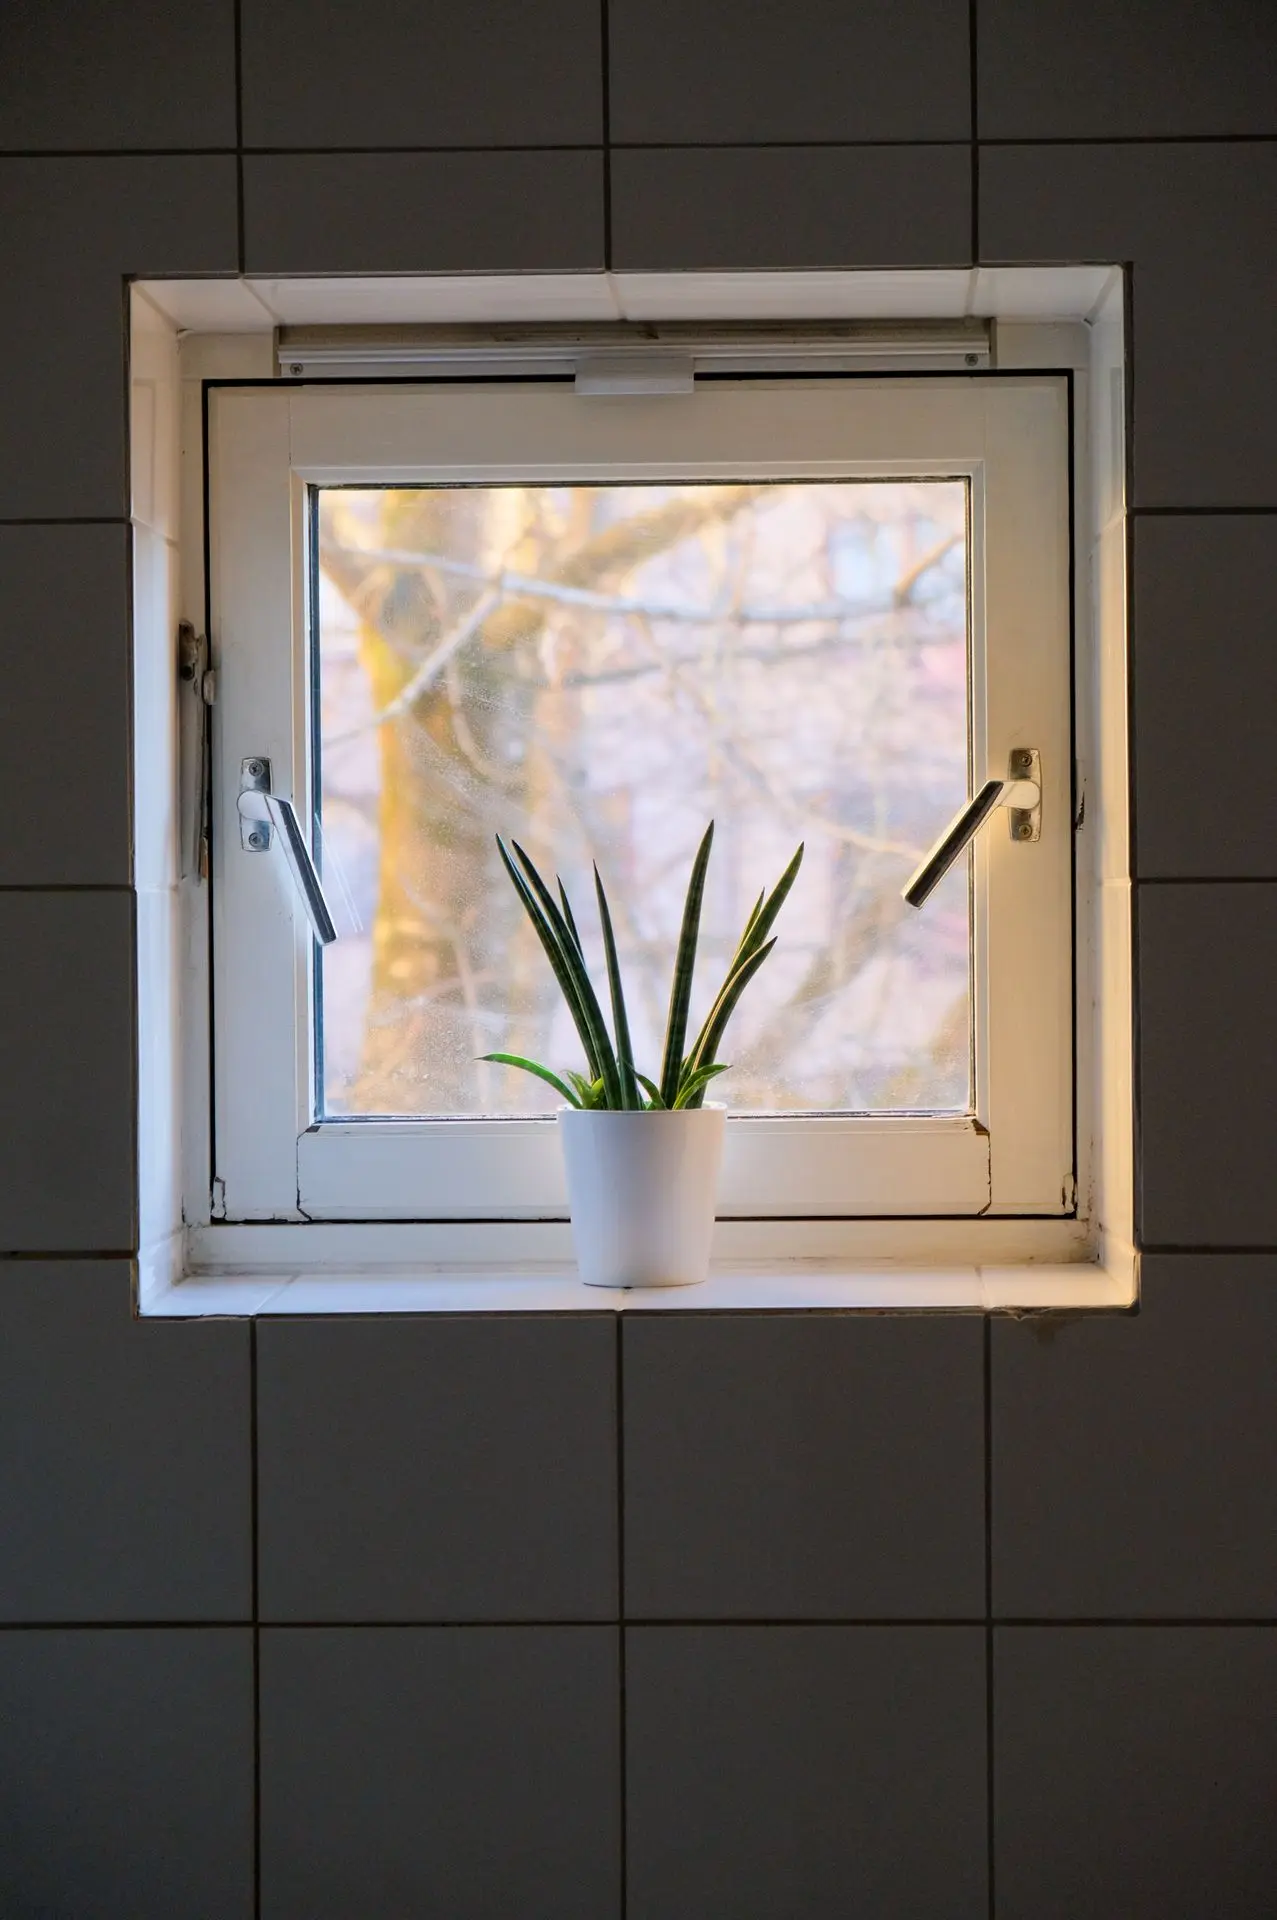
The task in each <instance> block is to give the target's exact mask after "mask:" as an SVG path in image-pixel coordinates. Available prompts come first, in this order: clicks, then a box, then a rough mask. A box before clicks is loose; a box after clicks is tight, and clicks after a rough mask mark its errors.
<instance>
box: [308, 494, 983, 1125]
mask: <svg viewBox="0 0 1277 1920" xmlns="http://www.w3.org/2000/svg"><path fill="white" fill-rule="evenodd" d="M317 520H318V559H319V571H320V586H319V593H318V597H317V607H316V623H315V624H316V632H315V640H314V661H315V670H316V672H317V675H318V692H319V699H318V710H319V727H318V732H319V740H320V751H319V779H318V794H319V804H320V809H321V813H322V822H323V832H324V840H325V845H326V849H327V858H328V862H329V865H330V868H331V867H332V866H333V865H334V864H335V863H336V862H338V861H339V863H340V867H341V869H342V873H343V875H344V878H345V880H346V882H347V884H348V887H349V891H350V895H351V897H352V900H353V903H354V907H355V911H356V914H357V916H358V919H359V921H360V922H361V923H362V925H361V928H360V930H359V931H357V932H354V933H352V934H350V935H348V936H347V935H345V934H344V935H343V938H342V939H340V940H339V941H338V942H337V944H336V945H335V946H333V947H331V948H329V949H327V950H326V951H325V952H324V954H323V956H322V960H321V962H320V964H321V965H322V968H323V980H322V987H323V991H322V1008H323V1013H322V1023H321V1024H322V1033H321V1034H320V1035H319V1036H318V1049H319V1059H320V1074H319V1081H320V1086H321V1095H322V1111H323V1112H324V1113H325V1114H327V1115H328V1116H330V1117H337V1116H340V1115H345V1114H456V1115H474V1114H512V1113H544V1112H548V1111H550V1110H551V1109H552V1107H553V1104H554V1096H553V1094H552V1092H551V1090H550V1089H548V1088H545V1087H543V1086H542V1085H541V1083H540V1082H538V1081H535V1080H533V1079H532V1078H530V1077H529V1076H527V1075H524V1074H521V1073H518V1072H515V1071H512V1070H509V1069H505V1068H501V1067H494V1066H484V1065H480V1064H477V1061H476V1056H477V1055H479V1054H482V1053H487V1052H491V1051H494V1050H502V1051H506V1052H514V1053H521V1054H527V1055H530V1056H532V1057H533V1058H535V1059H541V1060H544V1061H546V1062H547V1063H549V1064H550V1065H553V1066H555V1067H556V1068H558V1069H560V1070H561V1069H562V1068H563V1067H564V1066H572V1067H580V1066H581V1065H583V1062H582V1060H581V1056H580V1049H579V1045H578V1043H577V1040H576V1036H575V1033H574V1030H573V1028H572V1024H571V1021H570V1019H569V1017H568V1014H567V1012H566V1009H565V1008H564V1007H563V1006H562V1003H561V1001H560V1000H559V997H558V993H557V989H556V988H555V985H554V982H553V979H552V977H551V975H550V972H549V969H548V967H547V965H546V963H545V960H544V957H543V955H542V954H541V952H540V949H539V948H538V946H537V945H536V941H535V936H534V935H533V934H532V932H531V930H530V929H529V928H528V926H527V925H526V923H525V921H524V920H523V916H522V911H521V909H520V907H519V905H518V902H517V900H516V899H515V897H514V894H513V891H512V889H511V887H510V884H509V881H508V880H507V879H506V877H505V875H504V873H503V871H502V869H501V867H500V864H499V861H498V858H497V855H496V851H495V846H494V835H495V834H496V833H498V832H499V833H501V834H502V835H503V836H504V837H506V838H507V839H508V838H510V837H513V838H515V839H517V840H519V841H520V842H521V843H522V844H523V845H524V846H525V847H526V848H527V849H528V851H529V852H530V853H531V855H532V856H533V858H534V859H535V860H536V861H537V863H538V865H541V866H542V868H543V870H548V871H549V872H554V871H558V872H559V873H561V874H562V876H563V878H564V880H565V882H566V884H567V886H568V889H569V892H570V893H571V895H572V897H573V900H574V903H575V905H576V911H577V918H578V921H579V922H580V923H581V928H582V934H583V937H584V939H585V944H586V947H587V952H588V953H589V955H590V957H591V958H592V960H593V961H595V962H596V963H598V970H597V973H596V978H597V979H598V981H599V983H600V987H601V986H602V981H603V973H602V967H601V952H600V948H599V942H598V940H597V937H596V933H595V928H596V917H595V913H594V906H593V882H592V877H591V862H592V861H597V862H598V865H599V868H600V870H601V872H602V874H603V877H604V880H605V882H606V884H607V888H608V896H609V901H610V904H611V906H612V911H613V916H614V919H615V921H616V932H617V939H618V944H619V947H620V952H621V961H622V967H623V970H624V975H625V980H626V988H627V1000H628V1004H629V1010H630V1021H631V1026H632V1029H633V1034H634V1043H635V1052H636V1056H637V1065H638V1066H639V1068H640V1070H641V1071H644V1072H647V1073H649V1074H651V1075H653V1076H655V1075H656V1073H657V1071H658V1066H659V1055H660V1045H661V1033H662V1029H663V1025H664V1016H665V1008H666V1002H667V998H668V993H669V973H670V967H671V963H672V958H673V947H674V942H675V940H676V937H677V932H678V925H679V919H680V915H681V910H682V901H683V891H684V888H685V885H686V881H687V875H688V870H689V867H690V865H691V861H692V857H693V854H694V852H695V849H696V845H697V842H698V840H699V838H700V836H701V834H702V832H703V831H704V827H705V823H706V822H707V820H709V819H710V818H711V817H712V818H713V819H714V820H715V822H716V834H715V842H714V855H713V860H712V862H711V866H710V876H709V885H708V889H707V893H706V903H705V913H704V920H703V927H702V939H701V952H700V962H699V966H698V969H697V991H696V996H695V998H694V1001H693V1021H694V1022H695V1020H696V1019H697V1017H698V1014H703V1012H704V1011H705V1010H707V1008H708V1005H709V1002H710V999H711V997H712V995H713V993H714V991H715V990H716V989H717V987H718V985H719V984H720V982H721V980H722V977H723V972H724V969H725V966H726V964H727V961H728V959H729V958H730V955H731V953H732V951H733V950H734V948H735V945H736V941H737V939H738V937H739V934H740V931H741V928H742V926H743V924H744V922H745V920H746V918H747V917H748V914H749V911H750V908H751V907H752V905H753V902H754V899H755V897H756V896H757V894H758V892H759V890H760V888H762V887H763V886H765V885H770V884H771V883H772V882H774V881H775V879H776V878H777V877H778V875H779V874H780V872H781V871H782V869H783V868H784V866H785V864H786V862H787V860H788V859H789V856H790V854H791V853H792V851H793V849H794V847H795V845H796V843H797V842H798V841H799V840H800V839H801V840H805V842H806V845H807V855H806V860H805V862H804V865H803V869H802V872H801V874H800V876H799V880H798V884H797V886H796V887H795V889H794V892H793V894H792V895H791V896H790V899H789V901H788V903H787V905H786V907H785V910H784V912H783V914H782V916H781V919H780V922H779V927H778V932H779V936H780V941H779V945H778V947H777V949H776V951H775V953H774V954H773V955H772V958H771V959H770V960H769V961H768V963H767V965H766V966H765V967H764V968H763V970H762V972H761V974H760V975H759V976H758V978H757V979H756V981H755V982H754V983H753V984H752V986H751V987H750V989H749V991H748V992H747V994H746V995H745V998H744V1000H743V1001H742V1003H741V1006H740V1009H739V1011H738V1012H737V1015H736V1017H735V1020H734V1022H733V1025H732V1027H731V1028H730V1029H729V1033H728V1044H727V1046H726V1048H725V1050H724V1051H725V1057H726V1058H727V1059H728V1060H730V1061H731V1062H732V1063H733V1072H732V1073H731V1075H730V1076H728V1077H727V1078H726V1079H725V1080H724V1082H723V1086H724V1088H725V1094H724V1097H725V1098H727V1099H728V1101H729V1103H730V1105H731V1106H732V1107H733V1108H734V1109H735V1110H737V1111H740V1110H747V1111H757V1112H767V1111H773V1112H774V1111H788V1112H794V1111H813V1110H816V1111H831V1110H833V1111H846V1110H851V1111H857V1112H875V1111H876V1112H884V1111H885V1112H899V1111H918V1110H923V1111H933V1112H954V1111H958V1112H962V1111H966V1110H967V1109H968V1108H969V1106H970V1101H971V1066H970V1058H971V1039H970V1034H971V1009H970V960H969V954H970V925H969V905H968V886H967V877H966V869H965V867H961V868H960V869H959V870H958V871H957V872H955V873H953V874H951V875H950V876H949V877H948V879H947V880H946V881H945V882H944V884H943V887H942V889H941V890H940V891H939V892H937V894H935V895H934V896H933V897H932V899H931V901H930V902H929V903H928V906H927V910H926V912H925V913H921V914H919V913H914V912H913V911H912V910H911V909H909V908H907V907H905V906H904V905H903V903H902V902H901V900H900V897H899V894H900V887H901V884H902V883H903V881H904V880H905V878H906V877H907V875H908V873H909V871H910V869H911V868H912V867H913V866H914V865H915V864H916V862H917V860H918V859H919V858H920V856H921V853H922V851H923V850H924V848H925V847H926V846H927V845H928V844H929V842H930V841H931V839H932V838H933V837H934V835H935V833H936V831H937V830H938V828H939V826H940V825H941V824H943V822H944V821H945V819H946V818H947V817H948V816H949V814H950V813H951V812H952V811H953V810H954V808H955V807H956V805H957V804H958V803H959V802H960V800H961V799H962V797H963V796H964V795H965V793H966V791H967V761H968V730H969V716H968V684H969V675H968V647H967V631H968V606H967V580H966V538H967V533H966V528H967V491H966V483H965V482H964V481H962V480H891V481H855V482H841V481H840V482H783V483H771V484H739V485H722V484H712V485H711V484H691V485H689V484H681V483H680V484H677V485H675V484H670V485H644V486H636V485H624V486H609V487H585V486H578V487H571V486H558V485H555V486H500V487H435V488H324V489H321V490H319V492H318V494H317Z"/></svg>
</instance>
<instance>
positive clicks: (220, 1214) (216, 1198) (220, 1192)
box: [208, 1173, 226, 1220]
mask: <svg viewBox="0 0 1277 1920" xmlns="http://www.w3.org/2000/svg"><path fill="white" fill-rule="evenodd" d="M208 1217H209V1219H210V1220H224V1219H225V1218H226V1182H225V1180H223V1178H222V1176H221V1174H220V1173H219V1174H215V1175H214V1176H213V1184H212V1188H211V1190H210V1192H209V1208H208Z"/></svg>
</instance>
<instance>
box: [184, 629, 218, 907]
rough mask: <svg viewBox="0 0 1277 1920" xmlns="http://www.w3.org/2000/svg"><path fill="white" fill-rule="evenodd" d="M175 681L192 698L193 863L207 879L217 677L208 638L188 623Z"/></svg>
mask: <svg viewBox="0 0 1277 1920" xmlns="http://www.w3.org/2000/svg"><path fill="white" fill-rule="evenodd" d="M177 677H178V679H179V680H181V681H182V682H183V683H184V684H185V685H186V686H188V687H190V689H191V691H192V693H193V694H194V696H195V702H196V705H195V721H194V725H195V737H196V741H197V750H196V775H195V805H194V809H193V811H194V815H195V824H194V837H193V850H192V852H193V859H194V863H195V873H196V875H197V876H198V878H199V879H201V880H207V879H208V842H209V829H210V822H211V820H212V817H213V790H212V767H213V762H212V751H211V742H210V740H209V725H210V719H209V709H210V707H211V706H212V705H213V702H214V701H215V700H216V698H217V676H216V674H215V673H214V672H213V669H212V667H211V666H210V665H209V657H208V635H207V634H206V633H196V631H195V628H194V627H193V626H192V624H191V622H190V621H189V620H183V621H181V622H180V624H179V626H178V629H177Z"/></svg>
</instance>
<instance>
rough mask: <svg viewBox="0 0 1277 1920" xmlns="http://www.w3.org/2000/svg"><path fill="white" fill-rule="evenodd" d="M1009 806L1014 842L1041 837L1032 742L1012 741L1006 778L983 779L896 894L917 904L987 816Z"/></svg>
mask: <svg viewBox="0 0 1277 1920" xmlns="http://www.w3.org/2000/svg"><path fill="white" fill-rule="evenodd" d="M999 807H1006V808H1007V809H1008V814H1007V825H1008V827H1009V828H1010V830H1011V838H1012V839H1013V840H1015V841H1018V842H1024V841H1029V840H1040V839H1041V838H1042V760H1041V756H1040V754H1039V753H1038V750H1037V748H1036V747H1016V748H1015V750H1014V751H1013V752H1012V754H1011V757H1010V759H1009V760H1008V762H1007V777H1006V779H1005V780H986V781H985V783H984V785H983V786H982V787H981V789H980V791H979V792H978V793H977V794H976V796H975V798H974V799H972V800H968V801H967V803H966V805H965V806H964V807H963V808H962V810H961V812H959V813H957V814H955V815H954V817H953V819H952V820H951V821H950V822H949V825H948V826H947V827H946V828H945V830H944V832H943V833H942V834H941V835H940V838H939V839H938V840H937V841H936V843H935V845H934V846H933V847H932V848H931V850H930V852H929V853H928V854H927V856H926V858H925V859H924V860H923V862H922V865H921V866H920V867H919V868H918V869H917V871H916V872H914V873H912V874H911V875H910V876H909V879H908V880H907V881H906V882H905V884H904V886H903V887H902V888H901V890H900V892H901V898H902V899H904V900H905V901H906V902H907V903H908V904H909V906H911V907H920V906H921V905H922V903H923V901H924V900H926V899H927V897H928V895H929V894H931V893H933V892H934V891H935V889H936V888H937V887H938V886H939V885H940V882H941V881H942V880H943V879H944V876H945V875H946V873H948V871H949V869H950V867H951V866H952V865H953V863H954V861H955V860H956V859H957V858H958V856H959V855H960V854H962V853H965V852H966V850H967V848H968V847H969V846H970V844H971V842H972V841H973V840H974V839H975V836H976V834H977V833H978V832H979V831H980V828H981V827H982V826H983V825H984V823H985V821H986V820H987V819H988V818H989V816H990V815H991V814H992V813H994V812H996V810H997V809H998V808H999Z"/></svg>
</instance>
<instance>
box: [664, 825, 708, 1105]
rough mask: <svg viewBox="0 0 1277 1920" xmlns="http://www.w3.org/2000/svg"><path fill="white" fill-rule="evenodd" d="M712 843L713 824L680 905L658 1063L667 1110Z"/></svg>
mask: <svg viewBox="0 0 1277 1920" xmlns="http://www.w3.org/2000/svg"><path fill="white" fill-rule="evenodd" d="M713 843H714V822H713V821H712V820H711V821H710V823H709V825H708V826H707V827H706V829H705V833H704V837H703V838H702V840H701V844H700V846H699V847H698V848H697V850H696V858H695V860H694V861H693V862H692V871H691V876H690V878H689V879H688V882H687V898H686V899H685V901H684V902H683V925H682V928H681V930H680V932H679V936H678V951H677V953H676V955H675V958H674V979H673V982H672V984H671V987H670V1010H669V1017H668V1019H667V1020H666V1023H665V1054H664V1058H663V1059H662V1061H661V1098H662V1100H663V1101H664V1103H665V1105H666V1106H667V1107H672V1106H673V1104H674V1101H675V1098H676V1096H677V1094H678V1077H679V1068H680V1067H681V1065H682V1061H683V1048H684V1045H685V1044H686V1040H687V1012H688V1008H689V1006H690V1005H691V1000H692V973H693V970H694V968H695V966H696V943H697V941H698V940H699V938H700V929H701V903H702V901H703V900H704V898H705V873H706V869H707V868H708V866H709V852H710V848H711V846H712V845H713Z"/></svg>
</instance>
